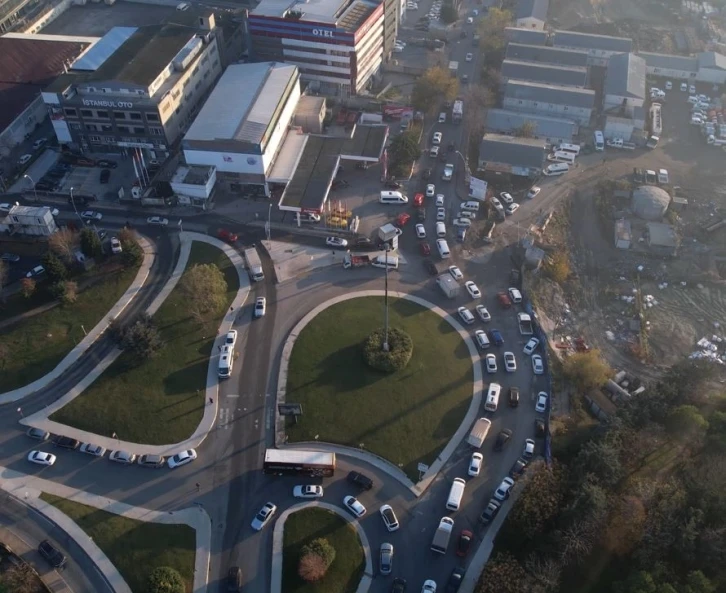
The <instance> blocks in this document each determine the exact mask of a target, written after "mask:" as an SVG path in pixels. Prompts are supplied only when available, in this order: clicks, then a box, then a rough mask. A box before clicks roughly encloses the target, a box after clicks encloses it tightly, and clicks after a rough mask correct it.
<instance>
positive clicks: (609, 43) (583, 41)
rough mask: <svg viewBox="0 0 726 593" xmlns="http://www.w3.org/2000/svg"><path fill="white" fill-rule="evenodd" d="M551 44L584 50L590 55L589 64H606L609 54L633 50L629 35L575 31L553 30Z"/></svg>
mask: <svg viewBox="0 0 726 593" xmlns="http://www.w3.org/2000/svg"><path fill="white" fill-rule="evenodd" d="M552 45H554V46H555V47H564V48H566V49H581V50H586V51H587V53H588V55H589V57H590V61H589V65H590V66H607V63H608V60H609V59H610V56H613V55H615V54H623V53H625V54H627V53H630V52H631V51H633V40H632V39H630V38H629V37H612V36H610V35H595V34H594V33H579V32H577V31H555V34H554V37H553V39H552Z"/></svg>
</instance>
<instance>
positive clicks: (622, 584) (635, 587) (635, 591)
mask: <svg viewBox="0 0 726 593" xmlns="http://www.w3.org/2000/svg"><path fill="white" fill-rule="evenodd" d="M613 591H615V593H656V591H657V587H656V584H655V581H654V580H653V575H651V574H650V573H649V572H646V571H644V570H639V571H636V572H631V573H630V574H629V575H628V578H626V579H625V580H624V581H619V582H616V583H614V584H613Z"/></svg>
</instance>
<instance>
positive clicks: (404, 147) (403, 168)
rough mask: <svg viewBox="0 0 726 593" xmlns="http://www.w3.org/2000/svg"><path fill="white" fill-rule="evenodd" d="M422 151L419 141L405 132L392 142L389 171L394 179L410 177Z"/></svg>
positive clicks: (389, 154) (389, 153) (389, 150)
mask: <svg viewBox="0 0 726 593" xmlns="http://www.w3.org/2000/svg"><path fill="white" fill-rule="evenodd" d="M420 154H421V149H420V148H419V146H418V140H417V139H416V138H415V137H414V135H413V134H411V133H409V132H405V133H404V134H399V135H398V136H396V137H395V138H394V139H393V140H392V141H391V146H390V147H389V149H388V157H389V158H388V163H389V164H388V169H389V175H391V176H392V177H404V176H406V175H408V172H409V170H410V169H411V165H412V164H413V162H414V161H415V160H416V159H418V157H419V156H420Z"/></svg>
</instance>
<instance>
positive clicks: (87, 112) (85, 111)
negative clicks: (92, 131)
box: [81, 109, 93, 117]
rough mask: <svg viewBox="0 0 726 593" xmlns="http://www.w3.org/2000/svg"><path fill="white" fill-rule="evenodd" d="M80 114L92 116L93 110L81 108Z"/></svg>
mask: <svg viewBox="0 0 726 593" xmlns="http://www.w3.org/2000/svg"><path fill="white" fill-rule="evenodd" d="M81 115H82V116H83V117H93V111H91V110H90V109H81Z"/></svg>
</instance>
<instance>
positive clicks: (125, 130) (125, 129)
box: [117, 126, 129, 134]
mask: <svg viewBox="0 0 726 593" xmlns="http://www.w3.org/2000/svg"><path fill="white" fill-rule="evenodd" d="M117 127H118V131H119V132H120V133H121V134H128V133H129V128H128V126H117Z"/></svg>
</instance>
